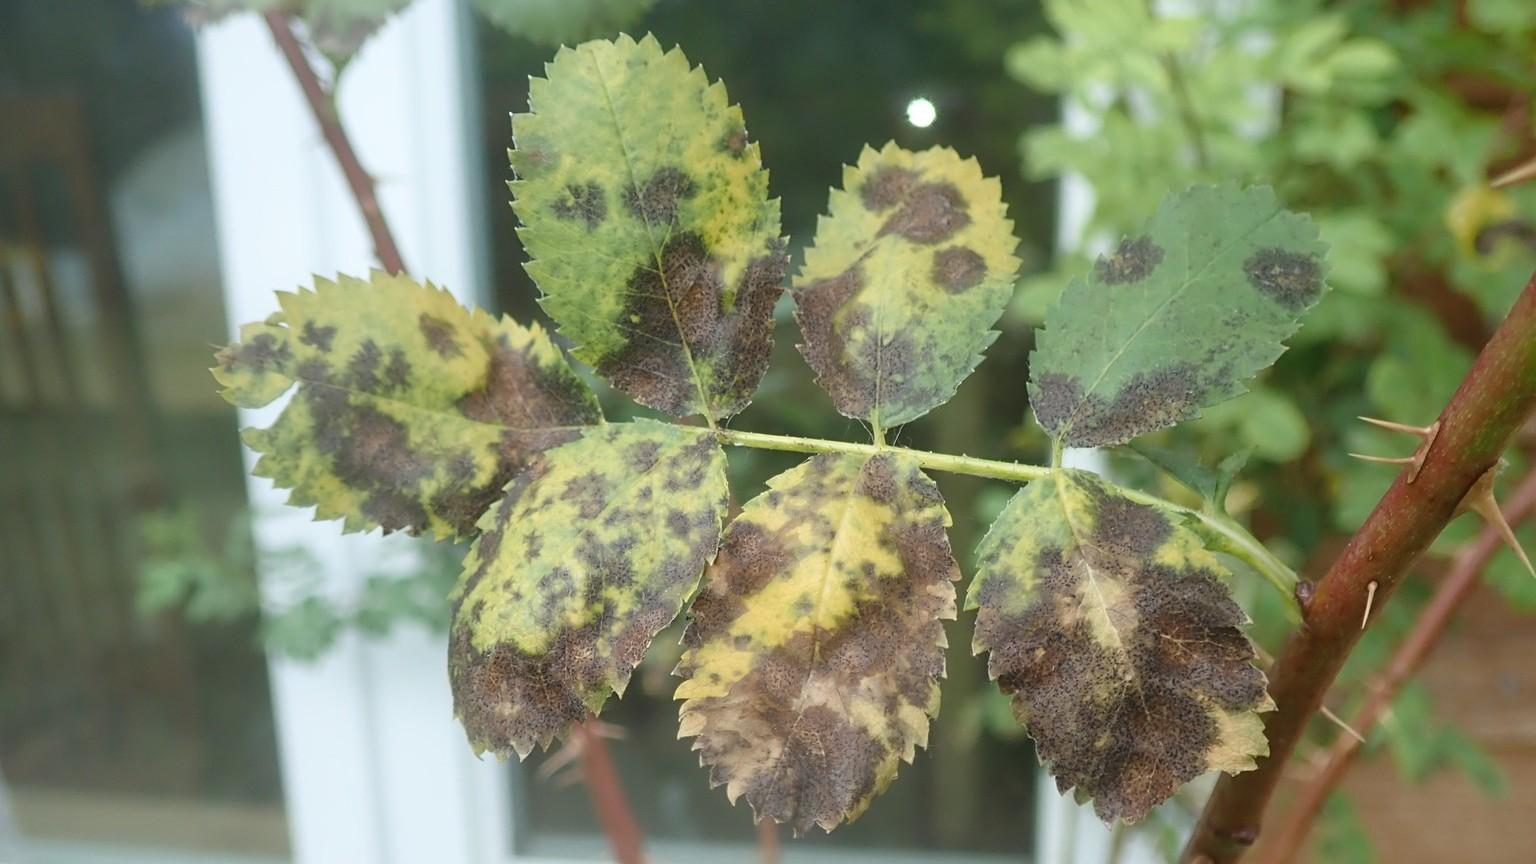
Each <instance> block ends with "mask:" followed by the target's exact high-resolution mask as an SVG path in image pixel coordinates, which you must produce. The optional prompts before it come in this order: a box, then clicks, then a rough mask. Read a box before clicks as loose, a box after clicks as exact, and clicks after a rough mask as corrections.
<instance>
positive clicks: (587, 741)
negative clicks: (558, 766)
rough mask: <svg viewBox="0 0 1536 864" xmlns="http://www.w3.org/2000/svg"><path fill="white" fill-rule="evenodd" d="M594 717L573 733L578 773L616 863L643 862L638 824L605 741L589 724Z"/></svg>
mask: <svg viewBox="0 0 1536 864" xmlns="http://www.w3.org/2000/svg"><path fill="white" fill-rule="evenodd" d="M595 722H596V721H595V720H593V721H588V722H586V723H582V724H579V725H577V726H576V727H575V735H576V736H577V738H578V739H579V741H580V747H581V774H582V779H583V780H584V781H585V784H586V787H587V795H588V796H589V797H590V798H591V799H592V809H593V810H596V811H597V821H598V824H600V825H602V826H603V833H604V834H606V835H607V836H608V845H610V846H612V847H613V857H614V859H615V860H617V861H618V862H619V864H644V861H645V852H644V845H645V841H644V839H643V838H642V837H641V835H640V826H639V825H638V824H636V822H635V816H634V813H632V812H630V809H629V799H628V798H626V797H625V796H624V786H623V785H622V784H620V783H619V772H618V771H617V770H615V769H614V767H613V759H612V758H610V757H609V755H608V745H607V744H605V743H604V742H603V737H602V736H601V735H599V734H598V733H597V732H596V730H594V729H593V728H592V724H593V723H595Z"/></svg>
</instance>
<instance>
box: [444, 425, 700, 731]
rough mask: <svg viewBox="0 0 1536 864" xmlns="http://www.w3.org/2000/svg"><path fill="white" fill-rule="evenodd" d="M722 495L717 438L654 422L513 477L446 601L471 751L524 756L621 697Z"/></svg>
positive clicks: (687, 577)
mask: <svg viewBox="0 0 1536 864" xmlns="http://www.w3.org/2000/svg"><path fill="white" fill-rule="evenodd" d="M727 503H728V501H727V491H726V483H725V454H724V453H723V452H721V450H720V445H718V444H717V443H715V440H714V438H713V437H712V436H711V435H710V434H709V433H708V432H706V431H704V430H701V429H693V428H689V427H685V426H677V425H672V424H667V423H658V422H655V421H652V420H639V421H636V422H633V423H615V424H611V425H607V426H603V427H599V428H595V429H592V430H591V431H588V432H587V433H586V434H584V435H583V436H582V437H581V438H579V439H578V440H576V441H573V442H571V443H569V444H566V445H564V446H562V447H558V448H556V449H554V450H550V451H548V452H547V453H545V454H543V456H541V457H540V458H539V459H538V460H537V461H536V462H535V463H534V464H533V465H531V466H529V467H528V468H527V469H526V470H525V471H523V473H521V474H519V475H518V476H517V478H516V479H515V480H513V481H512V483H511V484H510V485H509V486H508V487H507V491H506V495H505V497H504V498H502V500H501V503H499V504H498V505H497V506H496V507H495V509H494V510H492V511H491V512H490V513H488V514H486V517H485V519H484V520H482V521H481V523H480V527H481V529H482V533H481V535H480V538H479V539H478V540H476V541H475V545H474V546H473V547H472V548H471V549H470V552H469V556H468V557H467V558H466V559H465V560H464V573H463V575H462V576H461V577H460V579H459V584H458V586H457V587H456V588H455V589H454V591H453V594H452V598H451V599H452V601H453V624H452V629H451V630H450V633H449V660H448V670H449V679H450V683H451V684H452V687H453V703H454V710H455V712H456V713H457V714H458V717H459V719H460V721H461V722H463V724H464V729H465V731H466V732H467V733H468V735H469V740H470V743H471V744H472V745H473V746H474V748H475V750H476V751H477V752H486V751H492V752H495V753H496V754H497V755H499V756H505V755H507V754H509V753H512V752H515V753H517V755H518V756H519V757H524V756H527V755H528V753H529V752H531V751H532V750H533V748H534V746H535V745H537V746H540V747H546V748H547V747H548V746H549V744H550V742H551V741H553V740H554V739H555V738H556V737H557V736H561V735H563V734H564V733H565V731H566V730H567V729H568V728H569V727H570V724H571V723H573V722H579V721H581V720H583V719H585V718H586V717H587V716H588V715H589V714H594V713H596V712H597V711H598V710H599V709H600V708H602V705H603V702H604V701H605V700H607V698H608V696H609V694H612V693H618V694H620V695H623V692H624V687H625V685H626V684H628V682H629V676H630V672H631V671H632V670H633V669H634V667H635V665H636V664H637V663H639V662H640V659H641V658H642V657H643V656H644V655H645V651H646V648H647V647H648V646H649V645H650V644H651V640H652V639H653V638H654V637H655V636H656V634H657V633H658V632H660V631H661V629H662V628H663V627H666V626H667V624H669V623H671V621H672V619H673V618H676V617H677V613H678V611H679V610H680V609H681V608H682V605H683V602H684V601H685V600H687V598H688V596H689V594H691V593H692V592H693V589H694V587H695V586H697V585H698V582H699V576H700V575H701V574H702V573H703V570H704V566H705V565H706V564H707V563H709V561H710V559H711V558H713V557H714V554H715V550H716V549H717V548H718V547H719V544H720V526H721V522H722V520H723V519H724V517H725V513H726V506H727Z"/></svg>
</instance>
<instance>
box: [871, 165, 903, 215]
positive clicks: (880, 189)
mask: <svg viewBox="0 0 1536 864" xmlns="http://www.w3.org/2000/svg"><path fill="white" fill-rule="evenodd" d="M915 182H917V172H915V171H912V170H909V169H907V168H898V167H896V166H895V165H881V166H880V167H879V168H876V169H875V171H874V173H872V174H870V175H869V179H868V180H865V181H864V186H863V188H862V189H860V190H859V198H860V200H862V201H863V202H864V207H865V209H868V210H873V211H875V212H877V213H878V212H880V211H882V210H889V209H891V208H892V207H895V206H896V205H897V204H899V203H901V201H902V199H903V198H906V197H907V191H908V190H909V189H911V188H912V184H913V183H915Z"/></svg>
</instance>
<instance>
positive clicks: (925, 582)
mask: <svg viewBox="0 0 1536 864" xmlns="http://www.w3.org/2000/svg"><path fill="white" fill-rule="evenodd" d="M949 524H950V519H949V514H948V512H947V511H946V510H945V509H944V502H943V499H942V498H940V497H939V490H938V487H937V486H935V485H934V483H933V481H932V480H930V479H928V478H927V477H926V476H924V475H923V473H922V471H921V470H920V469H919V468H918V465H917V463H916V461H915V460H912V459H911V458H909V457H905V456H901V455H898V454H895V453H890V452H885V453H881V454H878V455H875V456H871V457H857V456H843V455H833V454H823V455H820V456H816V457H814V458H812V459H810V460H808V461H806V462H804V463H802V464H801V465H800V466H798V467H796V468H793V469H791V470H789V471H787V472H785V473H783V474H780V475H779V476H778V477H775V478H774V479H773V480H772V481H770V483H769V490H768V491H767V492H765V493H763V494H762V495H760V496H758V497H757V498H754V499H753V500H752V501H750V502H749V503H748V504H747V506H746V508H745V509H744V510H743V511H742V513H741V515H739V516H738V517H737V518H736V520H735V521H734V522H732V523H731V528H730V531H729V532H728V533H727V535H726V539H725V543H724V545H723V546H722V547H721V550H720V556H719V558H718V559H717V560H716V562H715V564H714V566H712V567H711V568H710V570H709V575H708V577H707V578H706V579H705V585H704V588H703V590H702V591H700V593H699V597H698V599H696V600H695V601H694V604H693V609H692V616H693V621H692V622H691V623H690V625H689V627H688V631H687V633H686V634H685V636H684V637H683V642H684V644H685V645H686V646H687V651H686V652H685V653H684V655H683V658H682V661H681V662H680V663H679V664H678V669H677V673H678V674H679V675H681V676H682V677H683V678H684V679H686V680H685V681H684V682H683V683H682V684H681V685H679V686H678V688H677V698H678V699H682V700H685V701H684V702H683V705H682V708H681V711H680V719H681V723H680V729H679V734H680V735H683V736H696V737H697V740H696V741H695V742H694V749H695V750H697V751H699V754H700V761H701V762H703V763H704V764H705V765H708V766H710V769H711V771H710V777H711V781H712V782H713V783H714V784H716V785H719V784H724V785H725V787H726V795H727V796H728V797H729V798H730V799H731V801H732V802H734V801H736V799H737V798H738V797H740V796H745V797H746V799H747V801H748V802H749V803H750V804H751V805H752V808H753V810H754V811H755V814H756V817H757V818H758V819H765V818H766V819H772V820H773V821H775V822H787V823H789V824H791V825H792V826H793V827H794V830H795V831H796V832H797V833H804V832H805V831H807V830H809V829H810V827H811V826H812V825H819V826H821V827H822V828H823V829H825V830H827V831H831V830H832V829H833V828H835V827H836V826H837V825H838V824H840V823H842V822H844V821H852V820H853V819H855V818H857V817H858V816H859V815H860V814H861V813H863V812H864V810H865V809H866V808H868V807H869V805H870V803H871V801H873V799H874V797H875V796H876V795H878V794H880V793H881V792H883V791H884V790H885V789H886V787H887V786H889V785H890V783H891V781H892V780H893V779H894V778H895V776H896V771H897V769H898V767H899V766H900V764H901V762H902V761H907V762H911V761H912V759H913V757H914V755H915V753H916V748H918V747H924V746H927V742H928V723H929V719H930V718H931V717H933V716H935V715H936V714H937V713H938V709H939V682H938V679H939V677H940V676H942V675H943V674H944V646H945V644H946V643H945V639H944V628H943V624H942V623H941V621H942V619H946V618H954V617H955V589H954V585H953V582H954V580H955V579H957V578H958V577H959V568H958V567H957V566H956V564H955V560H954V556H953V555H952V554H951V552H950V547H949V539H948V537H947V536H946V535H945V528H946V527H947V526H948V525H949Z"/></svg>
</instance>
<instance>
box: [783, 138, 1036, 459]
mask: <svg viewBox="0 0 1536 864" xmlns="http://www.w3.org/2000/svg"><path fill="white" fill-rule="evenodd" d="M828 211H829V215H827V216H825V217H823V218H822V219H821V221H820V222H819V224H818V225H817V227H816V245H815V246H814V247H812V248H811V249H810V250H809V251H808V252H806V258H805V266H804V267H803V268H802V269H801V271H800V273H799V275H798V276H796V277H795V306H796V311H795V317H796V318H797V319H798V320H799V322H800V330H801V332H802V333H803V334H804V335H805V344H804V345H802V346H800V351H801V353H803V354H804V355H805V359H806V360H807V362H809V363H810V365H811V368H813V369H815V370H816V380H817V382H818V383H820V384H821V386H822V387H824V388H825V389H826V390H827V392H828V393H830V394H831V395H832V401H833V403H834V404H835V405H836V406H837V410H838V411H840V412H842V413H843V414H845V415H847V416H849V417H853V418H856V419H859V420H866V421H868V422H870V423H871V424H872V425H874V426H875V427H876V428H889V427H892V426H897V425H900V424H902V423H906V422H907V421H909V420H915V419H916V418H918V417H921V416H922V415H924V414H926V413H928V411H930V410H932V409H933V408H935V407H937V406H939V405H942V404H944V402H945V401H947V400H948V399H949V397H951V396H953V395H954V393H955V388H956V387H958V386H960V382H961V381H963V380H965V377H966V376H967V375H969V374H970V373H971V370H973V369H975V368H976V364H978V363H980V362H981V352H982V351H983V350H985V349H986V347H987V346H988V345H990V344H992V340H993V339H996V338H997V331H995V330H992V329H991V328H992V325H993V324H995V323H997V318H998V316H999V315H1001V314H1002V312H1003V308H1004V307H1005V306H1006V305H1007V304H1008V299H1009V298H1010V297H1011V296H1012V295H1013V277H1014V273H1015V272H1016V271H1017V270H1018V267H1019V259H1018V258H1016V257H1014V255H1013V251H1014V248H1015V247H1016V246H1017V245H1018V241H1017V240H1016V239H1015V238H1014V236H1013V223H1012V222H1010V221H1009V220H1008V219H1007V217H1006V215H1005V208H1004V206H1003V203H1002V186H1001V185H1000V184H999V183H998V182H997V179H996V178H994V177H983V176H982V174H981V167H980V166H979V165H978V164H977V163H976V160H975V159H966V160H963V161H962V160H961V159H960V157H959V156H958V155H957V154H956V153H955V151H953V150H951V149H949V148H939V147H934V148H932V149H929V150H924V151H923V152H921V153H912V152H909V151H907V150H903V149H901V148H900V147H897V146H896V145H895V144H894V143H890V144H887V145H885V147H884V148H883V149H881V150H880V151H878V152H876V151H875V150H873V149H871V148H869V147H865V148H864V152H863V153H861V154H860V155H859V164H858V165H857V166H855V167H845V168H844V169H843V188H842V189H834V190H832V195H831V200H830V203H829V205H828Z"/></svg>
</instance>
